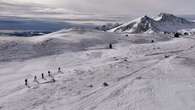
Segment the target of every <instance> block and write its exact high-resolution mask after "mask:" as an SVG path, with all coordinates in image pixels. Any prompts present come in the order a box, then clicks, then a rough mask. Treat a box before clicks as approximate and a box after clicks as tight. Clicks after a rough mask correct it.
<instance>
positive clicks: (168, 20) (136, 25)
mask: <svg viewBox="0 0 195 110" xmlns="http://www.w3.org/2000/svg"><path fill="white" fill-rule="evenodd" d="M192 28H195V23H194V22H191V21H188V20H186V19H184V18H181V17H177V16H174V15H172V14H167V13H161V14H159V15H158V17H157V18H155V19H153V18H150V17H148V16H144V17H140V18H138V19H135V20H133V21H130V22H128V23H125V24H123V25H121V26H118V27H116V28H114V29H111V30H109V32H128V33H143V32H144V33H153V32H178V31H180V30H183V29H192Z"/></svg>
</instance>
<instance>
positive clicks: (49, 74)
mask: <svg viewBox="0 0 195 110" xmlns="http://www.w3.org/2000/svg"><path fill="white" fill-rule="evenodd" d="M48 76H49V77H50V78H51V81H52V82H55V81H56V80H55V79H54V77H53V76H52V75H51V72H50V71H48Z"/></svg>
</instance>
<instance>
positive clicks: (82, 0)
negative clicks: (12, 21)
mask: <svg viewBox="0 0 195 110" xmlns="http://www.w3.org/2000/svg"><path fill="white" fill-rule="evenodd" d="M194 4H195V0H0V10H1V11H0V16H24V17H25V16H29V17H35V16H36V17H47V16H48V17H59V18H60V17H64V16H68V17H77V16H78V15H79V14H80V16H81V17H84V16H82V13H83V14H87V15H134V16H142V15H156V14H158V13H160V12H168V13H173V14H180V15H182V14H195V6H194Z"/></svg>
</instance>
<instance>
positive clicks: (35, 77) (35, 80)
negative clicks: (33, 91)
mask: <svg viewBox="0 0 195 110" xmlns="http://www.w3.org/2000/svg"><path fill="white" fill-rule="evenodd" d="M33 81H34V82H36V83H37V84H39V81H38V80H37V76H34V80H33Z"/></svg>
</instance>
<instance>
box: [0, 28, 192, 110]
mask: <svg viewBox="0 0 195 110" xmlns="http://www.w3.org/2000/svg"><path fill="white" fill-rule="evenodd" d="M194 39H195V36H193V35H192V36H184V37H182V38H177V39H173V38H171V37H170V36H167V35H162V34H146V33H143V34H131V35H129V36H128V37H126V36H125V35H123V34H118V33H109V32H100V31H95V30H88V29H87V30H85V29H84V30H83V29H69V30H60V31H58V32H55V33H51V34H48V35H44V36H38V37H30V38H29V37H28V38H24V37H20V38H18V37H14V38H13V37H1V38H0V41H1V42H0V54H1V55H0V59H1V62H0V109H1V110H194V109H195V100H194V99H195V75H194V65H195V56H194V55H195V54H194V52H195V48H194V47H195V40H194ZM151 40H154V43H151ZM109 43H112V44H113V47H114V48H113V49H108V45H109ZM41 44H42V45H41ZM58 67H61V69H62V72H57V71H58V70H57V68H58ZM47 71H51V74H52V75H53V77H54V78H55V80H56V82H54V83H51V82H50V83H49V82H48V81H50V80H51V79H50V78H48V77H46V80H44V79H41V73H44V74H45V76H47ZM35 75H36V76H37V77H38V81H39V82H40V84H37V83H35V82H33V77H34V76H35ZM25 78H28V81H29V85H30V87H31V88H27V87H25V85H24V80H25ZM104 82H106V83H107V84H108V86H104V85H103V83H104Z"/></svg>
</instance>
